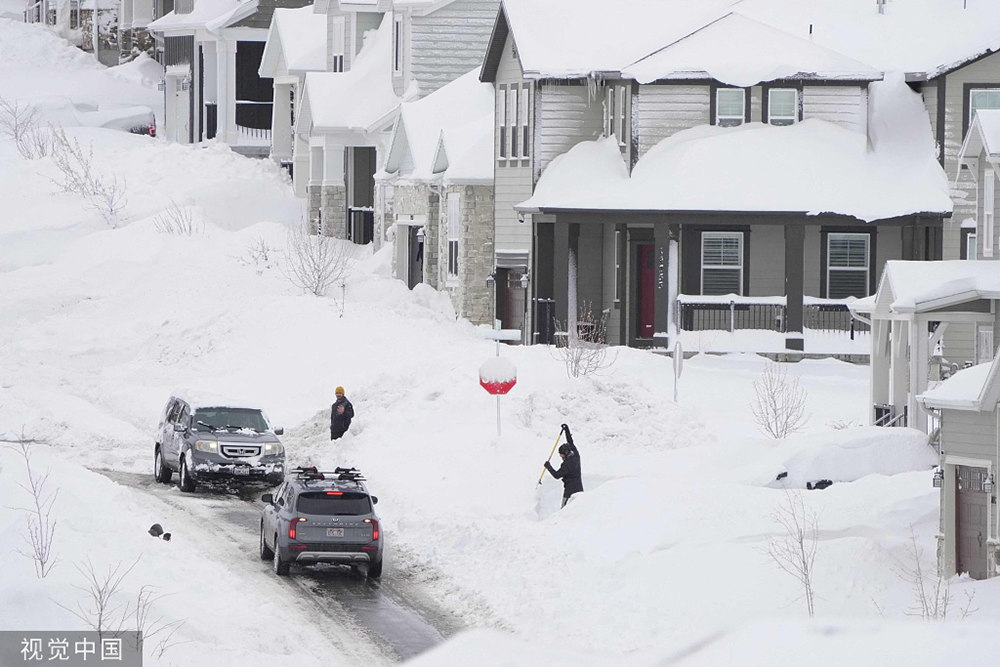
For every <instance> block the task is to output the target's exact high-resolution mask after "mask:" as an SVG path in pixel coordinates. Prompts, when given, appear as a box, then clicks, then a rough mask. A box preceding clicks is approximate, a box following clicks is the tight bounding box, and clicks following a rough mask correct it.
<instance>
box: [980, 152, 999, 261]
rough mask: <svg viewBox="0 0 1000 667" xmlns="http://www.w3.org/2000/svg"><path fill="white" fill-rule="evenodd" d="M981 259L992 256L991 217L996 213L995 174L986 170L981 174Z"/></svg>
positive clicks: (990, 170) (988, 169)
mask: <svg viewBox="0 0 1000 667" xmlns="http://www.w3.org/2000/svg"><path fill="white" fill-rule="evenodd" d="M983 181H984V182H983V242H982V246H983V257H992V256H993V215H994V213H995V211H996V197H995V192H996V182H997V177H996V172H995V171H993V170H992V169H990V168H989V167H987V168H986V173H985V174H983Z"/></svg>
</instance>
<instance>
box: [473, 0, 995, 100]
mask: <svg viewBox="0 0 1000 667" xmlns="http://www.w3.org/2000/svg"><path fill="white" fill-rule="evenodd" d="M727 15H728V17H729V18H728V19H727V20H725V21H722V22H719V23H716V22H717V21H719V19H720V18H722V17H724V16H727ZM614 16H615V29H614V30H608V29H607V22H608V6H607V3H606V1H605V0H504V4H503V11H502V12H501V14H500V18H499V23H498V29H497V30H496V31H495V32H494V38H496V39H505V38H506V37H507V35H508V33H510V34H512V35H513V37H514V42H515V45H516V47H517V54H518V57H519V59H520V62H521V66H522V68H523V70H524V72H525V75H526V76H527V77H528V78H546V77H553V78H576V77H586V76H589V75H591V74H602V73H603V74H617V73H619V72H622V71H626V72H628V73H629V74H632V73H633V70H632V69H631V67H630V66H633V64H634V63H637V61H640V60H642V59H644V58H646V57H647V56H651V55H653V54H658V56H657V57H656V58H652V59H650V62H648V63H646V64H645V65H643V66H642V67H641V68H639V69H636V70H634V75H635V76H639V77H641V80H647V81H648V80H653V79H656V78H660V77H667V76H669V75H670V74H671V72H672V71H703V72H708V73H710V74H711V76H713V77H715V78H717V79H719V80H720V81H723V82H725V83H730V84H733V85H748V82H752V83H757V82H761V81H769V80H773V79H775V78H782V77H787V76H789V75H806V74H810V73H811V74H813V75H815V76H816V77H817V78H823V77H824V76H829V77H830V78H845V76H858V77H859V78H866V76H867V75H866V74H865V69H866V66H867V68H870V69H874V70H876V71H900V72H905V73H907V76H908V78H910V79H929V78H932V77H934V76H936V75H938V74H941V73H943V72H946V71H950V70H952V69H955V68H957V67H959V66H961V65H963V64H966V63H968V62H970V61H971V60H973V59H975V58H977V57H979V56H981V55H983V54H985V53H989V52H990V51H995V50H996V49H998V48H1000V33H998V31H997V30H996V29H995V26H996V25H998V24H1000V3H997V2H995V1H993V0H965V1H964V2H959V1H958V0H894V1H893V2H890V3H888V4H887V5H886V9H885V13H884V14H880V13H879V12H878V11H877V4H876V2H875V1H874V0H843V1H841V2H836V3H834V2H830V1H829V0H742V1H741V2H734V1H733V0H619V2H617V3H615V8H614ZM762 24H763V25H762ZM706 26H711V28H710V29H708V28H706ZM764 26H768V27H770V29H771V30H773V31H774V32H772V33H771V37H772V39H770V40H768V39H767V35H768V30H767V29H766V28H765V27H764ZM702 29H705V30H702ZM671 45H673V46H674V47H677V48H671ZM494 48H496V46H495V45H494ZM671 52H672V53H671ZM495 53H496V51H494V54H495ZM493 57H495V55H494V56H493ZM734 61H738V62H739V63H740V66H739V67H736V68H734V67H733V66H732V63H733V62H734ZM861 63H864V65H861ZM489 69H490V65H489V58H488V59H487V64H486V66H484V73H487V76H486V78H487V79H490V76H489V74H488V71H489Z"/></svg>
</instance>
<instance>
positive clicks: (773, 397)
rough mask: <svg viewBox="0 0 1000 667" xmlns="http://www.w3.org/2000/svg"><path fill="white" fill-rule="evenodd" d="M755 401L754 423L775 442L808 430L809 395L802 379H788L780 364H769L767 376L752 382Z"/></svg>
mask: <svg viewBox="0 0 1000 667" xmlns="http://www.w3.org/2000/svg"><path fill="white" fill-rule="evenodd" d="M753 390H754V399H753V401H752V402H751V404H750V408H751V409H752V410H753V417H754V421H755V422H756V423H757V426H759V427H760V428H761V430H762V431H764V432H765V433H767V434H768V435H770V436H771V437H772V438H775V439H779V440H780V439H781V438H785V437H788V436H789V435H791V434H792V433H797V432H799V431H801V430H802V429H804V428H805V426H806V423H807V422H808V421H809V416H808V415H806V411H805V410H806V392H805V390H804V389H803V388H802V387H801V386H800V385H799V379H798V378H797V377H793V378H792V379H789V378H788V372H787V371H786V370H785V369H784V368H783V367H782V366H781V365H779V364H777V363H774V362H772V361H769V362H767V365H766V366H765V367H764V372H763V373H762V374H761V376H760V377H759V378H758V379H756V380H754V382H753Z"/></svg>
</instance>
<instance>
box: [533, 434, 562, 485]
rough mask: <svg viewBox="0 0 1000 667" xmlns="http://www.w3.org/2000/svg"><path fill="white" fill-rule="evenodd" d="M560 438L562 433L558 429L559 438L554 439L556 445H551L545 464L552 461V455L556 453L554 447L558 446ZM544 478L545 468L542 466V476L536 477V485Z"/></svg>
mask: <svg viewBox="0 0 1000 667" xmlns="http://www.w3.org/2000/svg"><path fill="white" fill-rule="evenodd" d="M562 436H563V431H562V429H559V437H558V438H556V444H554V445H552V451H551V452H549V458H547V459H545V462H546V463H548V462H549V461H551V460H552V455H553V454H555V453H556V447H558V446H559V441H560V440H562ZM544 477H545V466H542V474H541V475H539V476H538V483H539V484H541V483H542V478H544Z"/></svg>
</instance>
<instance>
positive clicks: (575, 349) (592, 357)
mask: <svg viewBox="0 0 1000 667" xmlns="http://www.w3.org/2000/svg"><path fill="white" fill-rule="evenodd" d="M574 320H575V322H574ZM555 326H556V329H557V330H560V329H565V330H566V331H565V333H566V335H565V336H559V337H557V338H556V345H555V348H554V350H555V352H554V354H555V356H556V358H558V359H560V360H562V362H563V364H564V365H565V366H566V374H567V375H568V376H569V377H580V376H581V375H593V374H596V373H600V372H601V371H603V370H605V369H607V368H609V367H610V366H612V365H613V364H614V363H615V361H617V360H618V353H617V352H614V351H612V350H610V348H609V347H608V344H607V338H608V314H607V313H606V312H605V313H602V314H601V316H600V317H596V318H595V317H594V313H593V311H592V310H591V308H590V304H588V303H585V304H584V305H583V306H582V307H581V308H580V313H579V315H578V316H577V317H576V318H573V319H571V320H570V321H569V322H568V323H566V324H565V326H564V325H563V324H561V323H560V322H559V321H558V320H557V321H556V322H555Z"/></svg>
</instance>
